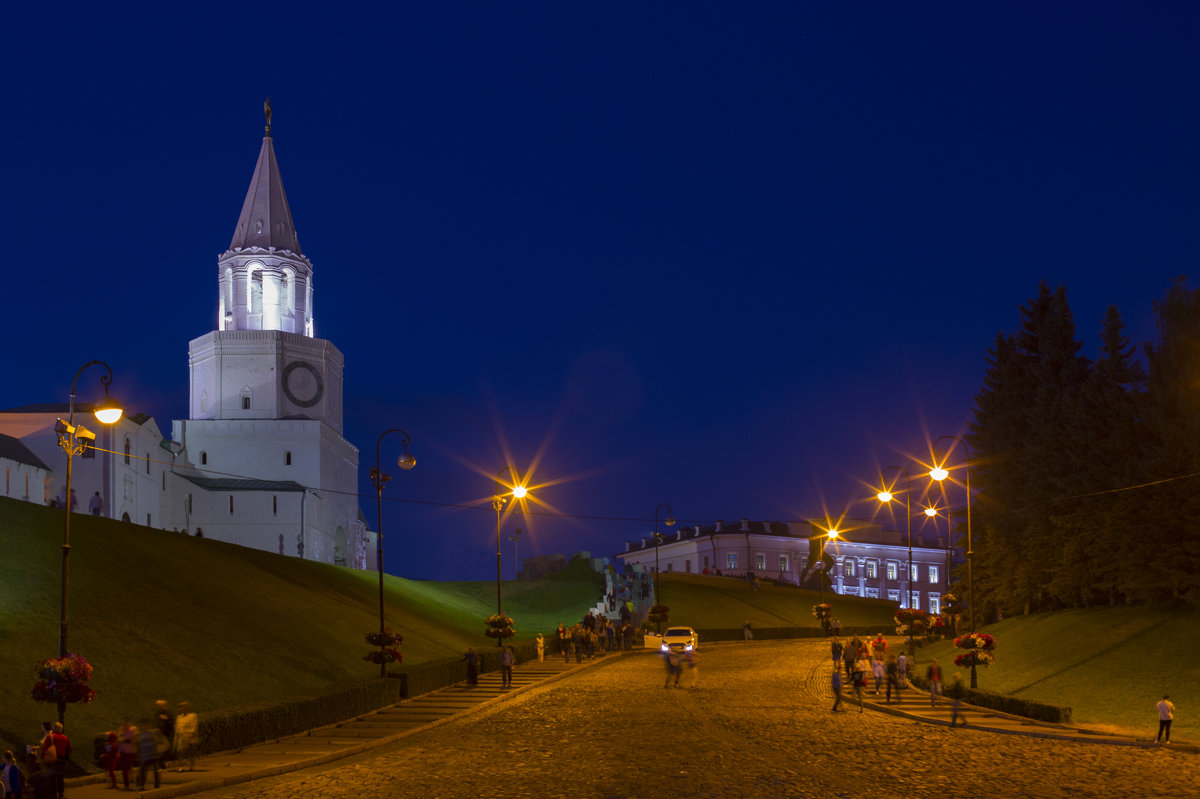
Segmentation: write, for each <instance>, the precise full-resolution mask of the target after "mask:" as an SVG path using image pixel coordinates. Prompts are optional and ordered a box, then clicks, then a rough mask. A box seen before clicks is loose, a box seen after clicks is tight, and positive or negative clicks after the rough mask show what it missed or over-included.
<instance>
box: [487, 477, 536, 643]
mask: <svg viewBox="0 0 1200 799" xmlns="http://www.w3.org/2000/svg"><path fill="white" fill-rule="evenodd" d="M505 472H511V473H512V477H513V485H512V490H511V491H509V492H508V493H510V494H511V495H512V496H514V497H516V498H517V499H522V498H524V497H525V495H526V494H527V493H528V490H527V489H526V488H525V486H524V485H522V484H521V473H520V472H518V471H517V469H516V467H515V466H505V467H503V468H502V469H501V470H500V471H498V472H496V493H495V495H494V496H493V497H492V507H493V508H494V509H495V510H496V615H497V616H501V615H503V613H504V610H503V606H502V604H501V598H500V511H501V510H503V508H504V505H505V503H506V502H507V500H506V499H505V498H504V492H503V489H504V483H503V482H502V481H501V479H500V478H501V477H502V476H503V475H504V473H505ZM503 642H504V639H503V638H497V639H496V646H502V645H503Z"/></svg>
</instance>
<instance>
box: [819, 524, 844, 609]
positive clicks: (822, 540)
mask: <svg viewBox="0 0 1200 799" xmlns="http://www.w3.org/2000/svg"><path fill="white" fill-rule="evenodd" d="M838 535H840V533H838V531H837V530H836V529H830V530H826V531H825V534H824V535H820V536H816V538H817V542H818V543H817V547H818V552H817V568H818V570H819V571H820V572H821V573H820V575H819V576H818V577H817V587H818V588H819V589H820V592H821V604H822V605H824V604H825V545H826V544H828V543H833V542H834V541H836V540H837V537H838Z"/></svg>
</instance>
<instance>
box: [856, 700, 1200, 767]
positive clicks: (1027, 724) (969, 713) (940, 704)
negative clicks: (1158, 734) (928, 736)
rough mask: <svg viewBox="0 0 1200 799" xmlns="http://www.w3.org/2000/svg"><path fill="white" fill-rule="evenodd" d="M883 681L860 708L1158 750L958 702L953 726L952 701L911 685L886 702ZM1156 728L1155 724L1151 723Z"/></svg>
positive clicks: (1187, 746) (1145, 742) (1196, 748)
mask: <svg viewBox="0 0 1200 799" xmlns="http://www.w3.org/2000/svg"><path fill="white" fill-rule="evenodd" d="M886 692H887V684H886V683H884V685H883V686H881V687H880V689H879V694H878V696H877V695H875V694H873V693H871V691H870V690H866V691H864V692H863V700H864V701H863V707H864V708H865V709H867V710H873V711H876V712H878V713H890V714H891V715H893V716H904V717H906V718H910V719H912V720H913V721H919V722H922V723H925V724H936V725H941V726H945V727H951V726H958V727H961V728H964V729H968V730H982V731H984V732H993V733H1000V734H1006V735H1025V736H1028V737H1032V738H1058V739H1061V740H1069V741H1082V742H1086V743H1099V744H1109V745H1111V746H1140V747H1146V748H1154V749H1158V748H1160V746H1159V745H1158V744H1156V743H1154V740H1153V739H1150V738H1139V737H1135V736H1130V735H1116V734H1113V733H1108V732H1102V731H1100V730H1094V729H1089V728H1088V727H1086V726H1083V725H1078V724H1054V723H1051V722H1047V721H1034V720H1033V719H1028V718H1025V717H1024V716H1014V715H1011V714H1009V713H1002V712H1000V711H998V710H990V709H988V708H984V707H977V706H975V705H968V704H967V703H966V702H963V703H962V704H961V705H959V710H958V720H957V725H954V724H951V722H950V717H951V709H952V707H953V704H954V703H953V700H951V699H947V698H945V697H939V698H938V700H937V704H936V705H933V706H931V705H930V703H929V694H928V693H927V692H925V691H922V690H920V689H918V688H914V687H913V686H912V685H911V684H909V687H908V688H906V689H904V690H903V691H902V692H901V694H900V697H901V698H900V699H899V700H897V699H896V697H895V696H894V695H893V697H892V701H891V703H890V704H889V703H888V702H887V693H886ZM841 709H844V710H846V711H847V712H858V701H857V699H856V698H855V696H854V691H853V689H851V690H849V691H846V690H845V689H843V694H842V708H841ZM1155 731H1157V725H1156V726H1155ZM1165 746H1166V747H1169V748H1170V749H1173V750H1177V751H1185V752H1200V744H1196V743H1194V742H1190V741H1172V742H1171V743H1170V744H1166V745H1165Z"/></svg>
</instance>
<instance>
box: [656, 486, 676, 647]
mask: <svg viewBox="0 0 1200 799" xmlns="http://www.w3.org/2000/svg"><path fill="white" fill-rule="evenodd" d="M663 508H666V509H667V518H665V519H663V524H665V525H666V526H667V527H673V526H674V525H675V519H674V518H673V517H672V515H671V503H669V502H661V503H659V505H658V507H657V508H655V509H654V604H655V605H661V604H662V598H661V596H660V594H659V593H658V573H659V569H658V512H659V511H660V510H662V509H663ZM654 631H655V632H658V633H661V632H662V622H658V621H656V622H654Z"/></svg>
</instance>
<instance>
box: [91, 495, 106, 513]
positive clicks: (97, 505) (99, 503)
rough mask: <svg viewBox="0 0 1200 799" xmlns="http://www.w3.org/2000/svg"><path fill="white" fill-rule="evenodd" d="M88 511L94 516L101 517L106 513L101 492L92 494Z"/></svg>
mask: <svg viewBox="0 0 1200 799" xmlns="http://www.w3.org/2000/svg"><path fill="white" fill-rule="evenodd" d="M88 510H89V511H91V513H92V515H93V516H99V515H100V514H101V513H103V512H104V500H102V499H100V492H99V491H97V492H96V493H95V494H92V498H91V499H90V500H88Z"/></svg>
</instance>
